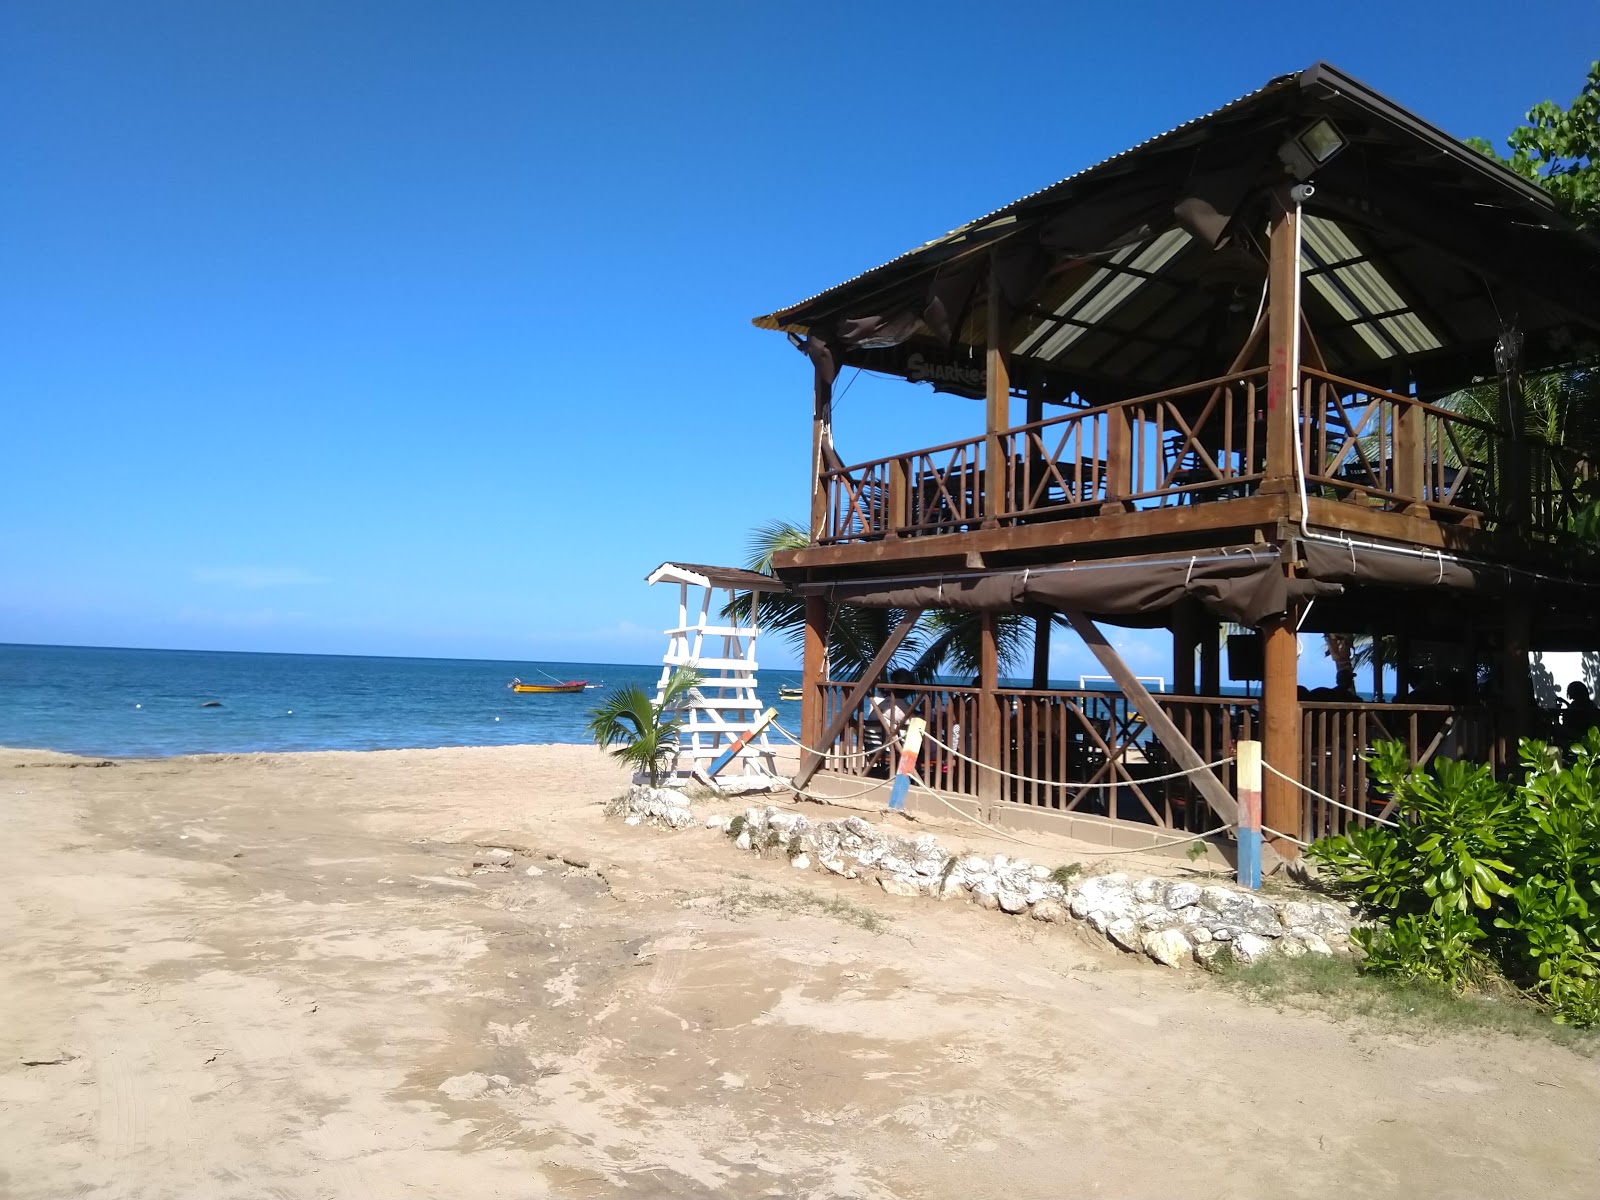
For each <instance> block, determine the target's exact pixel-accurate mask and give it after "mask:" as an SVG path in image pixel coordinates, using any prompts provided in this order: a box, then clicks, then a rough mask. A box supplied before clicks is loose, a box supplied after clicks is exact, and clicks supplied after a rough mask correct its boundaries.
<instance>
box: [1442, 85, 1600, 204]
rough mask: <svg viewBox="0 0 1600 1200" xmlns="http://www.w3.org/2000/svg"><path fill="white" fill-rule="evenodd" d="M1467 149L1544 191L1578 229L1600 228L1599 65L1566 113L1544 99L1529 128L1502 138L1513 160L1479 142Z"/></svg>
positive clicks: (1471, 141)
mask: <svg viewBox="0 0 1600 1200" xmlns="http://www.w3.org/2000/svg"><path fill="white" fill-rule="evenodd" d="M1467 144H1468V145H1469V146H1471V147H1472V148H1473V149H1474V150H1477V151H1479V152H1480V153H1482V154H1487V155H1488V156H1489V157H1490V158H1492V159H1495V160H1496V161H1497V162H1501V163H1504V164H1505V165H1506V166H1508V167H1510V168H1511V169H1512V170H1513V171H1515V172H1516V173H1517V174H1518V175H1521V176H1522V177H1523V178H1524V179H1527V180H1530V181H1532V182H1533V183H1537V184H1538V185H1539V186H1540V187H1542V188H1544V189H1545V190H1546V191H1548V192H1549V193H1550V194H1551V195H1552V196H1554V197H1555V200H1556V203H1557V204H1558V205H1560V206H1561V208H1562V209H1563V210H1564V211H1565V212H1566V213H1567V214H1568V215H1569V216H1571V217H1572V218H1573V220H1575V221H1576V222H1577V223H1578V224H1580V225H1586V226H1589V227H1593V226H1595V225H1596V224H1600V62H1594V63H1591V64H1590V66H1589V76H1588V78H1587V79H1586V80H1585V82H1584V85H1583V90H1582V91H1580V92H1579V93H1578V95H1577V98H1576V99H1575V100H1573V102H1572V104H1571V105H1570V106H1569V107H1568V108H1565V109H1563V108H1562V107H1561V106H1560V105H1558V104H1556V103H1555V102H1554V101H1551V100H1546V101H1544V102H1542V103H1540V104H1536V105H1534V106H1533V107H1532V108H1531V109H1529V110H1528V116H1527V124H1526V125H1522V126H1520V127H1518V128H1517V129H1514V130H1512V131H1511V136H1509V137H1508V138H1506V145H1507V146H1508V147H1510V149H1511V157H1509V158H1507V157H1505V156H1504V155H1501V154H1497V153H1496V152H1495V151H1494V149H1493V148H1492V147H1491V146H1490V145H1489V143H1488V142H1487V141H1485V140H1484V139H1482V138H1472V139H1469V141H1468V142H1467Z"/></svg>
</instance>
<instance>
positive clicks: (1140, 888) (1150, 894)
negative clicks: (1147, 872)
mask: <svg viewBox="0 0 1600 1200" xmlns="http://www.w3.org/2000/svg"><path fill="white" fill-rule="evenodd" d="M1165 886H1166V885H1165V884H1164V883H1162V882H1161V880H1159V879H1141V880H1139V882H1138V883H1136V884H1134V885H1133V895H1134V899H1136V900H1138V901H1139V902H1140V903H1141V904H1155V903H1158V902H1159V901H1160V900H1161V891H1162V889H1163V888H1164V887H1165Z"/></svg>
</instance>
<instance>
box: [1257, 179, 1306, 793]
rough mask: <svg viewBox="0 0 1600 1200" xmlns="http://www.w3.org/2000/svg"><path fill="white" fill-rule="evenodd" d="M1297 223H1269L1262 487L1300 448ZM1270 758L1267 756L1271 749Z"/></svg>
mask: <svg viewBox="0 0 1600 1200" xmlns="http://www.w3.org/2000/svg"><path fill="white" fill-rule="evenodd" d="M1299 224H1300V214H1299V212H1298V211H1297V210H1295V209H1289V210H1287V211H1285V212H1283V213H1281V214H1280V215H1279V216H1278V219H1277V220H1276V221H1274V222H1273V225H1272V237H1271V243H1270V246H1269V249H1268V253H1267V470H1266V475H1267V477H1266V479H1265V480H1263V481H1262V487H1261V490H1262V491H1264V492H1266V491H1290V490H1292V489H1293V488H1294V456H1295V455H1296V454H1299V453H1300V428H1299V425H1300V422H1299V413H1300V404H1299V387H1300V381H1299V380H1298V379H1296V378H1295V363H1294V357H1295V354H1294V351H1295V345H1296V342H1297V340H1298V333H1299V326H1300V318H1299V313H1297V312H1296V311H1295V309H1296V305H1295V296H1296V287H1295V285H1296V283H1297V282H1298V280H1297V279H1296V276H1297V274H1298V272H1299V270H1300V262H1299V255H1298V253H1297V249H1298V247H1299V242H1300V238H1299ZM1268 761H1269V762H1270V761H1271V758H1270V752H1269V758H1268ZM1270 776H1271V772H1268V777H1269V778H1270ZM1268 824H1271V822H1270V821H1268Z"/></svg>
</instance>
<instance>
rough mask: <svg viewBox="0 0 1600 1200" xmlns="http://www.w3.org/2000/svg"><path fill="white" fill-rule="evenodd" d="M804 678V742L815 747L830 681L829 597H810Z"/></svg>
mask: <svg viewBox="0 0 1600 1200" xmlns="http://www.w3.org/2000/svg"><path fill="white" fill-rule="evenodd" d="M800 676H801V679H800V688H801V690H800V740H801V741H802V742H804V743H805V744H806V745H808V746H815V745H817V744H818V739H819V738H821V737H822V685H823V684H824V683H826V682H827V681H828V600H827V597H825V596H807V597H806V625H805V634H804V641H803V642H802V645H801V653H800Z"/></svg>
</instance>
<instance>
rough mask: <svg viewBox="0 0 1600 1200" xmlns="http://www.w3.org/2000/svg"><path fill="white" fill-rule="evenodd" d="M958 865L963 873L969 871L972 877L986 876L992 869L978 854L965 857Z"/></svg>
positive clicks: (986, 860) (987, 861)
mask: <svg viewBox="0 0 1600 1200" xmlns="http://www.w3.org/2000/svg"><path fill="white" fill-rule="evenodd" d="M959 865H960V867H961V869H962V870H963V871H969V872H971V873H972V874H974V875H987V874H988V873H989V871H990V870H991V869H992V868H991V867H990V865H989V860H988V859H987V858H984V857H983V856H982V855H980V854H969V855H967V856H966V857H965V858H963V859H962V860H961V862H960V864H959Z"/></svg>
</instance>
